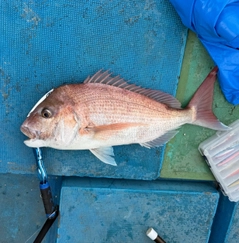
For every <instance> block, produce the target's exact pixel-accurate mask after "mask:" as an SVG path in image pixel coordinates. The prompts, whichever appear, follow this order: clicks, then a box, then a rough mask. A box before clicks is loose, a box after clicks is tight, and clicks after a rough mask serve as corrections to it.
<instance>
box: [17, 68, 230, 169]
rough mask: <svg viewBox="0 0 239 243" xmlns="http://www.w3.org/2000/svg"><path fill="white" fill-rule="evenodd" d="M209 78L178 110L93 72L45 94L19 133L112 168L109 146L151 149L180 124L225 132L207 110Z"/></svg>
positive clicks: (161, 96)
mask: <svg viewBox="0 0 239 243" xmlns="http://www.w3.org/2000/svg"><path fill="white" fill-rule="evenodd" d="M215 79H216V70H215V69H214V70H213V71H212V72H211V73H210V74H209V75H208V77H207V78H206V79H205V81H204V82H203V84H202V85H201V86H200V87H199V89H198V90H197V92H196V93H195V95H194V97H193V98H192V100H191V101H190V102H189V105H188V106H187V107H186V108H185V109H181V105H180V103H179V101H177V100H176V99H175V98H174V97H172V96H171V95H169V94H166V93H163V92H161V91H157V90H150V89H143V88H141V87H138V86H136V85H132V84H128V83H127V82H125V81H124V80H123V79H121V78H120V77H119V76H117V77H112V76H111V75H110V74H109V72H108V71H106V72H102V71H99V72H97V73H96V74H95V75H94V76H93V77H88V78H87V79H86V80H85V81H84V83H82V84H69V85H64V86H60V87H58V88H56V89H54V90H51V91H49V92H48V93H47V94H46V95H45V96H44V97H43V98H42V99H41V100H40V101H39V102H38V103H37V104H36V105H35V106H34V108H33V109H32V110H31V111H30V113H29V115H28V117H27V119H26V120H25V121H24V123H23V124H22V126H21V131H22V132H23V133H24V134H25V135H26V136H28V137H29V138H30V139H29V140H26V141H25V144H26V145H27V146H29V147H51V148H55V149H63V150H85V149H89V150H90V151H91V152H92V153H93V154H94V155H95V156H96V157H98V158H99V159H100V160H101V161H103V162H105V163H107V164H111V165H116V162H115V160H114V157H113V156H114V153H113V148H112V146H115V145H125V144H134V143H139V144H140V145H142V146H145V147H148V148H150V147H157V146H160V145H162V144H164V143H166V142H167V141H169V140H170V139H171V138H172V137H173V136H174V135H175V134H176V133H177V131H176V130H175V129H177V128H178V127H180V126H181V125H183V124H186V123H189V124H195V125H200V126H204V127H208V128H211V129H215V130H227V129H228V127H227V126H225V125H223V124H222V123H221V122H219V121H218V120H217V118H216V117H215V115H214V114H213V113H212V110H211V105H212V99H213V87H214V82H215Z"/></svg>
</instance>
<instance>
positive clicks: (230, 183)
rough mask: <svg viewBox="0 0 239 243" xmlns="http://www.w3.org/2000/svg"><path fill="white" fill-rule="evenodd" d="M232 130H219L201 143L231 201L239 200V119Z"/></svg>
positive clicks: (200, 149) (209, 162)
mask: <svg viewBox="0 0 239 243" xmlns="http://www.w3.org/2000/svg"><path fill="white" fill-rule="evenodd" d="M230 127H231V128H232V129H231V130H228V131H225V132H217V133H216V134H215V135H214V136H212V137H210V138H209V139H207V140H205V141H204V142H202V143H201V144H200V145H199V148H198V149H199V151H200V153H201V154H202V155H203V156H204V157H205V159H206V161H207V163H208V165H209V167H210V169H211V171H212V173H213V175H214V176H215V178H216V180H217V181H218V183H219V185H220V187H221V189H222V192H223V193H224V194H225V195H227V196H228V198H229V200H230V201H233V202H237V201H239V120H237V121H235V122H233V123H232V124H231V125H230Z"/></svg>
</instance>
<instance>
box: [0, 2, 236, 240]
mask: <svg viewBox="0 0 239 243" xmlns="http://www.w3.org/2000/svg"><path fill="white" fill-rule="evenodd" d="M0 7H1V8H0V9H1V10H0V33H1V37H0V49H1V52H0V80H1V81H0V91H1V96H0V103H1V110H0V122H1V126H0V134H1V136H0V174H1V176H0V192H1V197H0V206H1V209H2V210H1V212H0V219H1V222H2V223H1V225H0V233H1V242H3V243H8V242H9V243H10V242H11V243H12V242H33V240H34V238H35V237H36V235H37V233H38V232H39V230H40V228H41V227H42V225H43V224H44V222H45V220H46V217H45V213H44V208H43V204H42V200H41V198H40V196H39V195H40V191H39V180H38V176H37V171H36V170H37V168H36V161H35V158H34V155H33V152H32V149H30V148H28V147H26V146H25V145H24V143H23V141H24V139H25V137H24V135H23V134H21V132H20V125H21V124H22V122H23V121H24V120H25V118H26V116H27V114H28V112H29V111H30V110H31V108H32V107H33V106H34V104H35V103H36V102H37V101H38V100H39V99H40V98H41V97H42V96H43V95H44V94H45V93H46V92H47V91H49V90H50V89H52V88H53V87H57V86H59V85H61V84H65V83H78V82H83V81H84V79H85V78H86V77H87V76H88V75H92V74H94V73H95V72H96V71H98V70H99V69H105V70H110V71H112V72H113V73H114V74H115V75H121V76H122V77H123V78H124V79H126V80H129V81H130V82H131V83H134V84H137V85H140V86H142V87H145V88H152V89H159V90H162V91H164V92H168V93H170V94H172V95H174V96H175V95H177V97H178V98H179V100H180V101H182V102H183V104H184V103H185V100H186V101H188V99H189V94H190V95H191V93H192V92H194V91H195V89H196V88H195V87H194V86H195V83H196V85H199V83H197V82H201V81H202V80H203V77H205V74H206V73H208V72H209V70H210V68H211V67H212V65H213V64H212V62H211V60H210V58H208V57H205V56H206V54H205V50H203V47H202V46H200V44H197V42H196V37H195V36H193V34H192V33H189V35H188V30H187V29H186V28H185V27H184V26H183V25H182V23H181V21H180V19H179V17H178V16H177V13H176V12H175V10H174V9H173V7H172V6H171V4H170V2H169V1H167V0H160V1H117V0H115V1H70V2H69V1H64V0H59V1H57V2H55V1H43V2H42V1H38V2H34V1H30V0H29V1H24V2H23V1H16V0H13V1H10V2H9V1H5V0H4V1H2V2H1V3H0ZM186 41H187V46H186V49H185V45H186ZM192 43H194V45H192ZM195 43H196V45H197V47H196V48H195ZM190 48H191V49H190ZM192 50H193V51H192ZM195 50H196V53H197V56H196V59H195V55H194V54H195ZM201 53H203V54H201ZM199 54H200V55H201V56H199ZM204 54H205V55H204ZM201 60H203V63H202V62H200V61H201ZM204 60H205V61H204ZM182 63H183V64H182ZM198 67H199V68H198ZM185 70H187V71H185ZM188 70H189V71H188ZM195 70H197V72H196V73H195ZM193 75H194V76H195V77H196V78H197V79H196V81H195V80H194V81H192V82H191V84H190V80H191V79H193V78H194V76H193ZM198 79H199V81H198ZM179 80H180V81H179ZM188 81H189V82H188ZM187 82H188V83H189V84H187ZM188 87H189V88H188ZM215 100H221V101H220V102H219V103H220V104H223V105H221V106H220V105H217V106H215V104H214V108H215V110H216V114H217V115H218V116H219V118H220V119H221V117H222V120H223V122H226V123H227V124H229V123H230V120H225V119H226V118H225V117H223V114H224V113H223V112H225V109H227V112H228V114H229V113H230V114H232V113H234V116H232V115H231V116H228V117H229V118H230V119H234V118H235V117H236V115H237V114H238V111H237V110H238V109H236V108H235V107H234V109H233V107H232V106H228V105H227V104H225V101H224V99H223V97H222V94H221V93H220V90H219V88H218V87H216V94H215ZM219 103H217V104H219ZM224 104H225V105H224ZM225 107H227V108H225ZM228 107H229V108H228ZM235 114H236V115H235ZM182 129H183V130H182V132H181V135H179V137H176V138H175V139H174V140H173V141H171V142H170V143H169V144H168V145H167V147H166V146H162V147H160V148H155V149H146V148H143V147H140V146H139V145H130V146H118V147H115V149H114V150H115V157H116V161H117V163H118V166H117V167H113V166H110V165H106V164H103V163H102V162H100V161H99V160H98V159H97V158H96V157H94V156H93V155H92V154H91V153H90V152H89V151H57V150H54V149H50V148H44V149H43V150H42V151H43V156H44V162H45V167H46V170H47V172H48V175H49V181H50V185H51V188H52V192H53V196H54V200H55V202H56V203H58V204H59V206H60V216H59V217H58V219H57V221H56V222H55V223H54V225H53V227H52V228H51V229H50V231H49V232H48V234H47V236H46V238H45V240H44V242H83V243H94V242H101V243H104V242H107V243H110V242H127V243H128V242H129V243H130V242H145V243H147V242H148V243H150V242H152V241H151V240H150V239H149V238H147V236H146V235H145V233H146V231H147V229H148V228H149V227H153V228H155V229H156V230H157V231H158V233H159V234H160V236H161V237H162V238H163V239H164V240H165V241H166V242H169V243H174V242H175V243H176V242H185V243H191V242H195V243H197V242H198V243H206V242H210V243H214V242H217V243H220V242H221V243H222V242H228V243H234V242H235V243H237V242H238V241H239V233H238V230H237V229H238V227H239V213H238V204H237V203H232V202H230V201H229V200H228V199H227V197H225V196H223V195H222V193H221V192H220V191H219V190H218V189H217V187H216V183H215V182H214V178H213V176H212V174H211V173H210V171H209V169H208V168H207V165H206V163H205V162H204V161H203V160H202V158H200V157H199V154H198V152H197V146H198V144H199V142H198V140H197V141H196V139H201V140H203V139H206V138H207V137H209V136H210V135H211V132H210V131H208V130H203V135H202V133H200V132H199V130H195V129H197V128H192V130H191V128H189V127H187V126H185V128H184V127H183V128H182ZM188 134H191V138H190V136H189V140H188V141H187V142H185V141H186V140H185V138H188ZM194 134H197V136H194ZM185 135H186V136H185ZM177 140H180V141H179V142H178V141H177ZM179 144H180V145H179ZM189 148H190V154H187V155H185V154H184V155H182V154H180V153H181V151H182V150H185V151H188V149H189ZM185 158H186V159H185ZM175 178H177V179H178V180H175ZM188 179H190V180H188ZM198 180H201V181H198Z"/></svg>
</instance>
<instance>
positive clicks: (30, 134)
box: [20, 126, 37, 139]
mask: <svg viewBox="0 0 239 243" xmlns="http://www.w3.org/2000/svg"><path fill="white" fill-rule="evenodd" d="M20 130H21V132H22V133H23V134H24V135H26V136H27V137H28V138H30V139H36V138H37V133H36V132H34V131H31V130H30V129H29V128H28V127H26V126H21V128H20Z"/></svg>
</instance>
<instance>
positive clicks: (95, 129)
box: [80, 123, 145, 140]
mask: <svg viewBox="0 0 239 243" xmlns="http://www.w3.org/2000/svg"><path fill="white" fill-rule="evenodd" d="M143 125H145V124H143V123H115V124H109V125H101V126H92V127H86V128H85V129H84V131H85V133H88V134H92V136H94V138H95V139H100V140H107V139H109V138H111V137H112V136H116V135H117V134H118V133H119V132H121V131H122V130H126V129H129V128H132V127H135V126H143ZM80 133H81V134H83V132H80Z"/></svg>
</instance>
